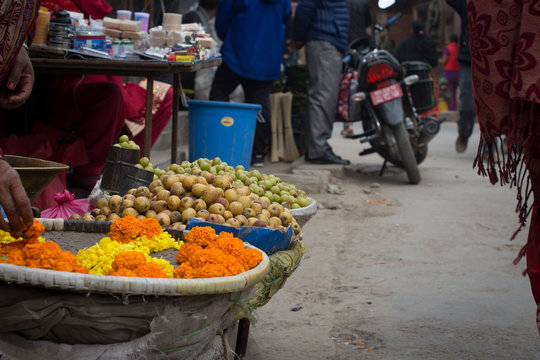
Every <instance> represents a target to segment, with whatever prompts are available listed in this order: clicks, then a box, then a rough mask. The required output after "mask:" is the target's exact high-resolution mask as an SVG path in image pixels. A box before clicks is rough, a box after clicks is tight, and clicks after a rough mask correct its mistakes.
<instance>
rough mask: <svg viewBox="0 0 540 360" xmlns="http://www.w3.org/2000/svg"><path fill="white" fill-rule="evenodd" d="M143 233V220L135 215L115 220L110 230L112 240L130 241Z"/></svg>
mask: <svg viewBox="0 0 540 360" xmlns="http://www.w3.org/2000/svg"><path fill="white" fill-rule="evenodd" d="M140 233H141V222H140V220H139V219H137V218H136V217H135V215H128V216H125V217H122V218H120V219H118V220H115V221H113V223H112V224H111V228H110V231H109V234H108V235H109V236H110V238H111V239H112V240H116V241H118V242H120V243H128V242H130V241H131V240H133V239H135V238H136V237H138V236H139V234H140Z"/></svg>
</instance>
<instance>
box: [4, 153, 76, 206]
mask: <svg viewBox="0 0 540 360" xmlns="http://www.w3.org/2000/svg"><path fill="white" fill-rule="evenodd" d="M5 159H6V161H7V162H8V164H9V165H11V167H12V168H14V169H15V170H16V171H17V173H18V174H19V177H20V178H21V182H22V184H23V187H24V189H25V190H26V194H27V195H28V197H29V198H30V201H31V202H33V201H34V200H35V199H36V198H37V196H38V195H39V193H40V192H41V191H42V190H43V189H45V187H46V186H47V185H49V184H50V182H51V181H52V180H53V179H54V178H55V177H56V176H57V175H60V174H61V173H62V171H65V170H67V169H68V168H69V166H67V165H64V164H61V163H57V162H54V161H49V160H41V159H34V158H29V157H24V156H15V155H6V156H5Z"/></svg>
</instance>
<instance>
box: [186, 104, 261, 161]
mask: <svg viewBox="0 0 540 360" xmlns="http://www.w3.org/2000/svg"><path fill="white" fill-rule="evenodd" d="M188 107H189V160H190V161H194V160H196V159H199V158H209V159H212V158H214V157H219V158H221V160H223V161H225V162H226V163H227V164H229V165H230V166H237V165H243V166H244V167H245V168H246V169H249V167H250V164H251V150H252V148H253V139H254V137H255V125H256V121H257V113H258V112H259V111H261V109H262V107H261V105H257V104H239V103H230V102H224V101H199V100H189V101H188Z"/></svg>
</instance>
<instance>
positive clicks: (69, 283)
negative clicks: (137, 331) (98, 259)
mask: <svg viewBox="0 0 540 360" xmlns="http://www.w3.org/2000/svg"><path fill="white" fill-rule="evenodd" d="M38 220H39V221H40V222H41V223H42V224H43V225H44V227H45V231H46V232H45V234H44V235H43V236H44V237H45V238H46V239H48V240H49V238H48V237H47V235H48V232H49V231H56V232H62V231H74V232H85V233H89V234H88V238H89V239H90V241H93V243H95V242H97V241H98V240H99V236H97V237H96V234H93V235H94V236H93V237H92V236H91V235H92V234H90V233H92V232H94V233H101V234H100V235H101V236H103V235H104V234H106V233H107V232H108V226H109V225H110V223H93V222H81V221H77V222H73V221H69V220H62V219H38ZM89 223H90V224H89ZM81 227H82V228H81ZM77 229H78V230H79V231H77ZM66 234H67V233H66ZM79 236H80V234H79ZM177 236H178V234H177ZM93 238H97V239H98V240H93ZM68 239H69V236H68ZM55 241H56V240H55ZM93 243H90V244H89V246H91V245H93ZM59 245H60V246H61V247H62V249H64V250H65V249H66V248H65V246H64V244H59ZM261 253H262V256H263V260H262V261H261V263H259V265H257V266H256V267H254V268H253V269H251V270H248V271H246V272H243V273H241V274H238V275H234V276H227V277H220V278H208V279H154V278H139V277H123V276H104V275H92V274H80V273H71V272H65V271H54V270H44V269H35V268H30V267H24V266H15V265H10V264H0V280H3V281H5V282H7V283H16V284H19V285H29V286H38V287H44V288H49V289H57V290H65V291H72V292H85V293H91V292H95V293H104V294H121V295H165V296H186V295H206V294H224V293H233V292H238V291H241V290H244V289H246V288H248V287H250V286H252V285H254V284H256V283H258V282H259V281H261V280H262V279H263V278H264V277H265V276H266V275H267V274H268V272H269V270H270V262H269V260H268V256H267V255H266V254H265V253H264V252H263V251H261ZM157 254H158V256H159V255H162V254H160V253H157ZM163 257H164V258H167V257H166V256H163ZM169 258H170V256H169ZM173 264H174V263H173Z"/></svg>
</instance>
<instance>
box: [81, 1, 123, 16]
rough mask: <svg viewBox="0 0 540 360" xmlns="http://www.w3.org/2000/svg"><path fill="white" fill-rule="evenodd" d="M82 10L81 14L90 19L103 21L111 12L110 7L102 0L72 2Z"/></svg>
mask: <svg viewBox="0 0 540 360" xmlns="http://www.w3.org/2000/svg"><path fill="white" fill-rule="evenodd" d="M73 2H74V3H75V4H77V6H78V7H79V8H80V9H81V10H82V13H83V14H84V15H86V16H87V17H88V16H90V17H92V19H103V18H104V17H105V16H107V15H108V14H109V13H110V12H111V11H112V9H113V8H112V7H111V6H110V5H109V4H107V2H106V1H104V0H73Z"/></svg>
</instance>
